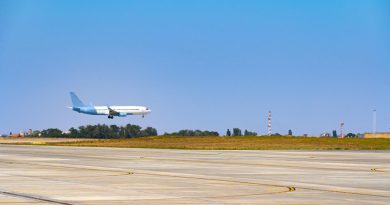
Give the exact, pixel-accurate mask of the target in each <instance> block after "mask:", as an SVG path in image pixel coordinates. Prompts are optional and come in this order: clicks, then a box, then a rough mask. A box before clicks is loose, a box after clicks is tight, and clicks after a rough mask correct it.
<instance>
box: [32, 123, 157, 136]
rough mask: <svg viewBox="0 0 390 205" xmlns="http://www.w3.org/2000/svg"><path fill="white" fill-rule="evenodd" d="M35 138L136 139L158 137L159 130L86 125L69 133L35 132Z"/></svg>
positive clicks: (131, 126) (53, 129) (134, 126)
mask: <svg viewBox="0 0 390 205" xmlns="http://www.w3.org/2000/svg"><path fill="white" fill-rule="evenodd" d="M32 135H33V136H35V137H38V136H40V137H54V138H55V137H69V138H96V139H110V138H134V137H149V136H157V130H156V129H155V128H153V127H146V128H145V129H142V127H141V126H138V125H132V124H127V125H125V126H117V125H105V124H98V125H86V126H80V127H78V128H74V127H72V128H70V129H69V131H68V132H62V131H61V130H60V129H58V128H49V129H45V130H42V131H34V132H33V133H32Z"/></svg>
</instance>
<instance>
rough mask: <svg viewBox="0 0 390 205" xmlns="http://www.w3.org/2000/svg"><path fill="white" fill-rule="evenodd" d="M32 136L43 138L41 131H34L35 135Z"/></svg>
mask: <svg viewBox="0 0 390 205" xmlns="http://www.w3.org/2000/svg"><path fill="white" fill-rule="evenodd" d="M32 136H33V137H39V136H41V131H39V130H34V131H33V133H32Z"/></svg>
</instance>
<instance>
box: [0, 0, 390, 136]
mask: <svg viewBox="0 0 390 205" xmlns="http://www.w3.org/2000/svg"><path fill="white" fill-rule="evenodd" d="M389 77H390V2H389V1H386V0H383V1H378V0H372V1H366V0H362V1H359V0H334V1H333V0H324V1H310V0H307V1H292V0H291V1H279V0H276V1H275V0H270V1H265V0H264V1H250V0H248V1H238V0H236V1H229V0H226V1H219V0H203V1H202V0H196V1H179V0H178V1H169V0H163V1H160V0H159V1H157V0H156V1H151V0H150V1H149V0H146V1H145V0H139V1H69V0H67V1H51V0H47V1H41V0H37V1H20V0H9V1H7V0H3V1H0V94H1V99H0V106H1V108H2V111H1V115H0V116H1V117H0V133H8V132H10V131H12V132H18V131H20V130H27V129H30V128H31V129H45V128H50V127H58V128H60V129H63V130H67V129H69V128H70V127H72V126H73V127H78V126H80V125H86V124H95V123H106V124H117V125H124V124H127V123H131V124H139V125H141V126H153V127H156V128H157V129H158V131H159V133H163V132H172V131H177V130H179V129H207V130H216V131H219V132H220V133H221V134H224V132H225V131H226V129H227V128H233V127H239V128H241V129H249V130H253V131H256V132H258V133H262V134H264V133H266V115H267V111H268V110H272V112H273V131H274V132H279V133H283V134H285V133H287V130H288V129H292V130H293V132H294V134H304V133H307V134H313V135H314V134H320V133H322V132H331V131H332V130H333V129H338V126H339V123H340V121H344V122H345V129H346V130H347V131H349V132H364V131H370V130H371V129H372V123H371V122H372V117H371V116H372V110H373V109H377V110H378V126H377V127H378V131H388V130H389V126H390V92H389V88H390V81H389ZM69 91H75V92H76V93H77V94H78V95H79V97H80V98H82V100H84V101H85V102H87V103H88V102H93V103H94V104H96V105H99V104H100V105H106V104H111V105H147V106H149V107H151V109H152V110H153V113H152V114H151V115H149V116H147V117H145V118H144V119H142V118H140V117H131V116H130V117H127V118H115V119H114V120H109V119H107V118H106V117H104V116H89V115H82V114H78V113H75V112H72V111H71V110H68V109H67V108H65V107H66V106H70V105H71V103H70V99H69Z"/></svg>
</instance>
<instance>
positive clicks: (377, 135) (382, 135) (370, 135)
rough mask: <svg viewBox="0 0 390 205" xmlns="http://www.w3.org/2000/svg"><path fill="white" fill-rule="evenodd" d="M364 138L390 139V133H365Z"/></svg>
mask: <svg viewBox="0 0 390 205" xmlns="http://www.w3.org/2000/svg"><path fill="white" fill-rule="evenodd" d="M364 138H390V132H377V133H364Z"/></svg>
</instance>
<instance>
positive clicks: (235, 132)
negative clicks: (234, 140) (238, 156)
mask: <svg viewBox="0 0 390 205" xmlns="http://www.w3.org/2000/svg"><path fill="white" fill-rule="evenodd" d="M233 136H242V134H241V130H240V128H233Z"/></svg>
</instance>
